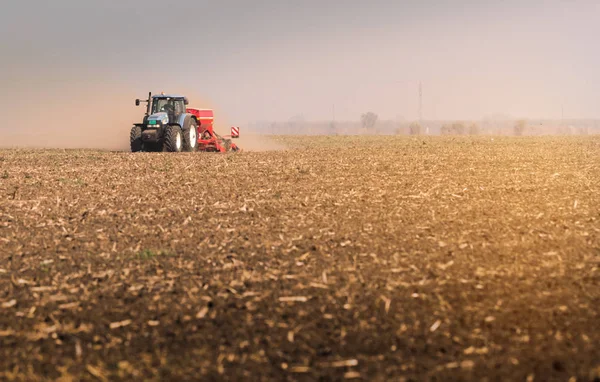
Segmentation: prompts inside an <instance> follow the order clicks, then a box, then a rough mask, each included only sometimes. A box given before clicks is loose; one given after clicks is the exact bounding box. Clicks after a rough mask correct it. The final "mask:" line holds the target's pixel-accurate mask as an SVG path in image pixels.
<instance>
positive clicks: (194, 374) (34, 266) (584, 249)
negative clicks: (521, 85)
mask: <svg viewBox="0 0 600 382" xmlns="http://www.w3.org/2000/svg"><path fill="white" fill-rule="evenodd" d="M277 139H278V141H279V142H280V143H282V144H285V145H287V146H289V147H290V148H291V149H290V150H287V151H270V152H245V153H239V154H231V155H229V154H227V155H221V154H166V153H158V154H155V153H153V154H135V155H134V154H130V153H110V152H99V151H64V150H45V151H34V150H0V379H1V380H11V379H18V380H36V379H42V380H44V379H57V378H62V379H63V380H69V379H74V380H79V379H84V380H120V379H122V380H131V379H135V380H139V379H152V380H190V379H193V380H217V379H219V380H299V381H304V380H343V379H356V380H371V381H388V380H403V379H404V380H449V379H452V380H485V379H488V380H490V381H494V380H514V381H525V380H535V381H547V380H560V381H569V380H574V379H572V378H573V377H575V378H576V380H577V381H586V380H598V379H599V378H600V346H598V344H600V137H598V136H591V137H579V138H576V137H574V138H512V139H511V138H504V139H500V138H495V139H494V140H492V139H491V138H489V137H487V138H475V139H471V138H440V137H429V138H418V139H412V138H406V137H393V138H389V137H375V138H364V137H313V138H306V137H286V138H277Z"/></svg>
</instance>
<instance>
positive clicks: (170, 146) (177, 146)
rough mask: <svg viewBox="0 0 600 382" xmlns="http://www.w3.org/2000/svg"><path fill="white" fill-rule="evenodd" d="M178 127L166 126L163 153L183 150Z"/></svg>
mask: <svg viewBox="0 0 600 382" xmlns="http://www.w3.org/2000/svg"><path fill="white" fill-rule="evenodd" d="M181 135H182V134H181V128H180V127H179V126H167V131H165V151H168V152H171V153H178V152H181V149H182V148H183V138H182V136H181Z"/></svg>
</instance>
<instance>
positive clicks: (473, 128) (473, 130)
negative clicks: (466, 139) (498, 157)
mask: <svg viewBox="0 0 600 382" xmlns="http://www.w3.org/2000/svg"><path fill="white" fill-rule="evenodd" d="M479 133H480V129H479V125H478V124H476V123H475V122H473V123H471V124H470V125H469V135H479Z"/></svg>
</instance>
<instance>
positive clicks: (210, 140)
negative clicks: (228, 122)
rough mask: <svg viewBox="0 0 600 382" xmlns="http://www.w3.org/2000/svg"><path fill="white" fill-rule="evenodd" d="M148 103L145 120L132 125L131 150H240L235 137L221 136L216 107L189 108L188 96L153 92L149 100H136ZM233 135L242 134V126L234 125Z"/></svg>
mask: <svg viewBox="0 0 600 382" xmlns="http://www.w3.org/2000/svg"><path fill="white" fill-rule="evenodd" d="M141 103H146V104H147V105H146V114H145V116H144V119H143V121H142V123H136V124H135V125H134V126H133V127H132V128H131V133H130V144H131V151H132V152H138V151H167V152H181V151H187V152H193V151H197V150H200V151H216V152H227V151H239V148H238V147H237V146H236V145H235V144H233V143H231V139H227V137H221V136H220V135H218V134H217V133H216V132H215V131H214V129H213V122H214V114H213V111H212V110H205V109H192V108H189V109H188V108H186V106H187V105H188V104H189V102H188V99H187V98H186V97H183V96H180V95H166V94H164V93H161V94H160V95H152V93H148V99H147V100H139V99H136V100H135V104H136V106H139V105H140V104H141ZM231 132H232V134H231V136H230V138H238V137H239V128H237V127H232V128H231Z"/></svg>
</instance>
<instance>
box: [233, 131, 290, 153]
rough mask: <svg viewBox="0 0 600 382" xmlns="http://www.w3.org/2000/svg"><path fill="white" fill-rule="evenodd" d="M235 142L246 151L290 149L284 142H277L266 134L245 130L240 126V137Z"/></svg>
mask: <svg viewBox="0 0 600 382" xmlns="http://www.w3.org/2000/svg"><path fill="white" fill-rule="evenodd" d="M235 144H236V145H238V146H239V147H240V148H241V149H242V150H244V151H281V150H286V149H288V147H286V146H285V145H284V144H282V143H279V142H275V141H274V140H273V139H271V138H270V137H268V136H266V135H258V134H253V133H251V132H245V131H244V130H243V128H240V138H239V139H236V140H235Z"/></svg>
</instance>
